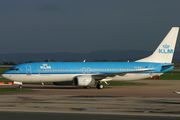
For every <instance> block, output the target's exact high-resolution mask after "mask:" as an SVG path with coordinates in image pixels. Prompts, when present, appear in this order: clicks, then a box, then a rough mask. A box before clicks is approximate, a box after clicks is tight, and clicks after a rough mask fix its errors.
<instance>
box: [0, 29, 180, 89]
mask: <svg viewBox="0 0 180 120" xmlns="http://www.w3.org/2000/svg"><path fill="white" fill-rule="evenodd" d="M178 32H179V27H172V28H171V30H170V31H169V33H168V34H167V35H166V37H165V38H164V39H163V41H162V42H161V43H160V45H159V46H158V47H157V49H156V50H155V51H154V53H153V54H152V55H150V56H148V57H146V58H143V59H140V60H137V61H134V62H129V61H128V62H86V61H83V62H37V63H24V64H19V65H15V66H13V67H11V68H10V69H9V70H8V71H5V72H4V73H3V74H2V77H3V78H6V79H8V80H11V81H13V83H14V84H18V85H19V88H21V89H22V84H23V83H31V82H33V83H35V82H42V83H43V82H54V83H58V82H63V81H73V82H74V85H76V86H82V87H84V88H89V87H91V86H94V85H95V82H98V84H97V85H96V87H97V89H103V88H104V85H103V84H102V83H103V82H105V83H106V84H107V82H109V81H130V80H140V79H145V78H149V77H153V76H157V75H158V76H160V75H162V74H163V73H164V72H167V71H170V70H172V69H173V67H174V64H173V63H172V59H173V55H174V50H175V45H176V41H177V36H178Z"/></svg>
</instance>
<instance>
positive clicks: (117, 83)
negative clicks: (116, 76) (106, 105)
mask: <svg viewBox="0 0 180 120" xmlns="http://www.w3.org/2000/svg"><path fill="white" fill-rule="evenodd" d="M102 84H103V85H104V86H122V85H142V84H144V83H136V82H108V84H106V83H102ZM96 85H97V84H96ZM96 85H95V86H96Z"/></svg>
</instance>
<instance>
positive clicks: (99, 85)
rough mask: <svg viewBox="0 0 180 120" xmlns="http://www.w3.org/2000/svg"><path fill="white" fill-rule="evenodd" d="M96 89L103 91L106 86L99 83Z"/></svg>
mask: <svg viewBox="0 0 180 120" xmlns="http://www.w3.org/2000/svg"><path fill="white" fill-rule="evenodd" d="M96 88H97V89H103V88H104V85H103V84H101V83H98V84H97V85H96Z"/></svg>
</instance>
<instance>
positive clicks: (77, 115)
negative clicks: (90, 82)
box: [0, 80, 180, 120]
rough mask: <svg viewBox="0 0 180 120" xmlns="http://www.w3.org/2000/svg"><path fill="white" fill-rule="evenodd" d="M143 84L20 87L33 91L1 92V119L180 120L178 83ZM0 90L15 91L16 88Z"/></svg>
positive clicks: (142, 81)
mask: <svg viewBox="0 0 180 120" xmlns="http://www.w3.org/2000/svg"><path fill="white" fill-rule="evenodd" d="M136 82H141V83H144V84H143V85H128V86H114V87H112V86H111V87H105V88H104V89H102V90H99V89H96V88H95V87H92V88H90V89H84V88H82V87H75V86H54V85H44V86H43V85H31V84H25V85H23V89H33V90H34V91H32V92H14V93H0V111H1V112H0V115H1V116H0V119H1V118H2V120H4V119H6V120H10V119H13V120H16V119H18V120H21V119H23V118H26V120H28V119H43V120H46V119H50V118H51V119H64V118H66V119H67V120H68V119H74V120H76V119H78V120H79V119H80V120H81V119H83V120H86V119H87V120H101V119H103V120H104V119H107V120H108V119H111V120H112V119H124V120H126V119H132V120H136V119H137V120H141V119H143V120H144V119H154V120H156V119H158V120H160V119H163V120H166V119H167V120H170V119H171V120H172V119H175V120H176V119H180V95H178V94H175V93H173V91H179V90H180V81H179V80H141V81H136ZM0 88H18V86H16V85H12V86H10V85H9V86H0Z"/></svg>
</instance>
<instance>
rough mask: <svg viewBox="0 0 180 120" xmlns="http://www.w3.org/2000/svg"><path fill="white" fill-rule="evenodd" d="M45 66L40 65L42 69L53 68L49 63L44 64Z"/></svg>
mask: <svg viewBox="0 0 180 120" xmlns="http://www.w3.org/2000/svg"><path fill="white" fill-rule="evenodd" d="M42 65H43V66H40V68H41V69H51V66H48V65H47V64H42Z"/></svg>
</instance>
